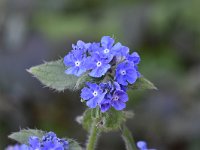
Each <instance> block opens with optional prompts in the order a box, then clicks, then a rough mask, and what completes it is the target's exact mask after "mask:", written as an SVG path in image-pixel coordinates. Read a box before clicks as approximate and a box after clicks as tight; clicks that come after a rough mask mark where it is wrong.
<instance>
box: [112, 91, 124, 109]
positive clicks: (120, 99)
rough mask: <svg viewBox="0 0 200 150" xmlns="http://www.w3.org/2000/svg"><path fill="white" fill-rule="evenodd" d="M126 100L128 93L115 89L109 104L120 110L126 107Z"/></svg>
mask: <svg viewBox="0 0 200 150" xmlns="http://www.w3.org/2000/svg"><path fill="white" fill-rule="evenodd" d="M127 101H128V95H127V93H126V92H124V91H122V90H116V91H115V92H114V93H113V96H112V101H111V105H112V107H114V108H115V109H116V110H122V109H124V108H125V107H126V103H125V102H127Z"/></svg>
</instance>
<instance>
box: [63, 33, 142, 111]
mask: <svg viewBox="0 0 200 150" xmlns="http://www.w3.org/2000/svg"><path fill="white" fill-rule="evenodd" d="M72 48H73V50H72V51H71V52H69V54H67V55H66V56H65V57H64V64H65V66H66V67H67V69H66V71H65V73H66V74H73V75H75V76H78V77H79V76H81V75H82V74H84V73H87V74H88V75H89V76H91V77H93V78H95V79H97V78H99V79H102V80H101V81H102V83H100V84H96V83H91V82H88V83H87V84H86V87H85V88H83V89H82V91H81V98H82V99H83V100H85V101H87V102H86V104H87V106H88V107H90V108H95V107H97V106H99V107H100V108H101V111H102V112H105V111H107V110H108V109H109V108H111V107H114V108H115V109H116V110H122V109H124V108H125V107H126V104H125V103H126V102H127V101H128V95H127V93H126V90H127V87H128V84H133V83H135V81H136V80H137V78H139V77H140V73H139V71H138V64H139V62H140V56H139V55H138V54H137V53H136V52H133V53H132V54H129V48H128V47H126V46H123V45H122V44H121V43H119V42H118V43H115V41H114V39H113V38H111V37H110V36H103V37H102V38H101V41H100V42H94V43H85V42H83V41H80V40H79V41H78V42H77V44H76V45H74V44H73V45H72Z"/></svg>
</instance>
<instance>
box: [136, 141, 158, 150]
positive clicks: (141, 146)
mask: <svg viewBox="0 0 200 150" xmlns="http://www.w3.org/2000/svg"><path fill="white" fill-rule="evenodd" d="M137 147H138V148H139V150H156V149H149V148H148V147H147V143H146V142H145V141H138V142H137Z"/></svg>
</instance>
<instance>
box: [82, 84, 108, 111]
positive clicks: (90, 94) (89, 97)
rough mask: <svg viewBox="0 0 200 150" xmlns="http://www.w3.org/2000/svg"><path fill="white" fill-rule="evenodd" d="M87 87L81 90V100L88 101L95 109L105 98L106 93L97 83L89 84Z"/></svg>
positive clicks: (88, 104)
mask: <svg viewBox="0 0 200 150" xmlns="http://www.w3.org/2000/svg"><path fill="white" fill-rule="evenodd" d="M87 86H88V87H89V88H88V87H84V88H83V89H82V90H81V98H82V99H84V100H86V101H87V102H86V104H87V106H88V107H90V108H95V107H96V106H97V105H98V104H99V103H100V102H101V101H102V100H103V98H104V96H105V92H104V93H103V90H102V89H101V87H100V86H99V85H97V84H96V83H89V82H88V83H87Z"/></svg>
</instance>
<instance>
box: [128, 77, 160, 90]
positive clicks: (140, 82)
mask: <svg viewBox="0 0 200 150" xmlns="http://www.w3.org/2000/svg"><path fill="white" fill-rule="evenodd" d="M129 87H130V88H131V89H142V90H146V89H150V90H157V87H156V86H155V85H154V84H153V83H152V82H151V81H149V80H147V79H146V78H144V77H140V78H138V79H137V81H136V82H135V83H134V84H133V85H130V86H129Z"/></svg>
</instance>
